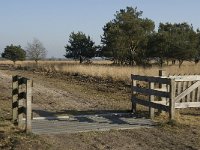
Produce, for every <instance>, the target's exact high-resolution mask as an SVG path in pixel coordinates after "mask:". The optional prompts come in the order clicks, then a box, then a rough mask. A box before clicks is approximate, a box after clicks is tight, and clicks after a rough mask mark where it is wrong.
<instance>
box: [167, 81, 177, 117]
mask: <svg viewBox="0 0 200 150" xmlns="http://www.w3.org/2000/svg"><path fill="white" fill-rule="evenodd" d="M175 90H176V89H175V80H174V79H171V83H170V99H169V119H170V120H174V119H175Z"/></svg>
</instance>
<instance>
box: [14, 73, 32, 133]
mask: <svg viewBox="0 0 200 150" xmlns="http://www.w3.org/2000/svg"><path fill="white" fill-rule="evenodd" d="M32 87H33V81H32V80H30V79H27V78H24V77H20V76H13V78H12V120H13V122H14V123H16V124H17V125H18V126H19V127H20V128H23V125H24V123H23V117H24V116H25V117H26V118H25V120H26V123H25V124H26V132H31V129H32V127H31V119H32V108H31V103H32Z"/></svg>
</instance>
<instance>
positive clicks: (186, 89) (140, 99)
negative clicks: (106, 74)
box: [131, 71, 200, 119]
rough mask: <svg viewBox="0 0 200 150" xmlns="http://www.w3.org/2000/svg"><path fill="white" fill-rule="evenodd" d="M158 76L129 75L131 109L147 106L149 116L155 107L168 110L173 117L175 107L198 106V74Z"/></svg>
mask: <svg viewBox="0 0 200 150" xmlns="http://www.w3.org/2000/svg"><path fill="white" fill-rule="evenodd" d="M159 75H160V77H159V76H158V77H150V76H140V75H131V78H132V98H131V99H132V111H133V112H136V105H137V104H140V105H144V106H147V107H149V113H150V117H151V118H153V117H154V112H155V109H158V110H159V111H166V112H169V117H170V119H174V116H175V108H188V107H200V75H184V76H168V77H167V76H165V74H164V72H162V71H159Z"/></svg>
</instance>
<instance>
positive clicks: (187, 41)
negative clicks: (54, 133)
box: [148, 23, 197, 67]
mask: <svg viewBox="0 0 200 150" xmlns="http://www.w3.org/2000/svg"><path fill="white" fill-rule="evenodd" d="M148 48H149V50H148V51H149V52H148V53H149V54H150V56H151V57H152V56H153V57H158V58H160V60H161V62H160V63H161V66H162V63H164V60H167V62H168V60H170V59H171V60H178V62H179V67H180V66H181V64H182V63H183V61H185V60H188V61H191V60H194V59H195V56H196V55H197V34H196V32H195V31H194V30H193V27H192V25H188V24H187V23H175V24H171V23H166V24H163V23H160V25H159V28H158V33H156V34H154V35H153V36H152V37H151V38H150V40H149V42H148Z"/></svg>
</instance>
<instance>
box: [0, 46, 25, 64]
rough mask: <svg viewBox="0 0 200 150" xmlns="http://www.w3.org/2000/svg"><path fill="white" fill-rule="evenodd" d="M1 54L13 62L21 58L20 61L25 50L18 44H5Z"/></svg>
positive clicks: (23, 58)
mask: <svg viewBox="0 0 200 150" xmlns="http://www.w3.org/2000/svg"><path fill="white" fill-rule="evenodd" d="M1 56H2V57H3V58H6V59H9V60H11V61H13V62H14V64H15V62H16V61H17V60H21V61H23V60H25V58H26V52H25V51H24V50H23V49H22V48H21V46H20V45H19V46H15V45H12V44H11V45H10V46H6V48H5V49H4V52H3V53H2V54H1Z"/></svg>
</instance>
